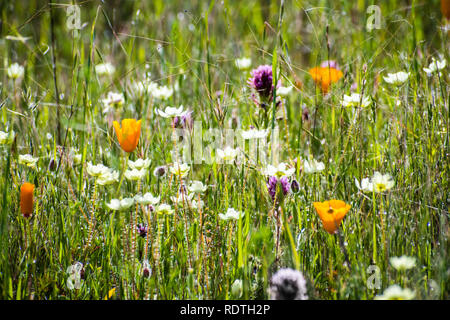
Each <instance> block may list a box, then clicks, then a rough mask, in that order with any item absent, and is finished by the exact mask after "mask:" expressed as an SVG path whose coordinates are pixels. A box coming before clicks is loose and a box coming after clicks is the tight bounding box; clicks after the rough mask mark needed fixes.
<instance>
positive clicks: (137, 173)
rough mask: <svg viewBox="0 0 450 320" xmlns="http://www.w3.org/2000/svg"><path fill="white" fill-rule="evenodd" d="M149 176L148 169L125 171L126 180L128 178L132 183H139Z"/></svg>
mask: <svg viewBox="0 0 450 320" xmlns="http://www.w3.org/2000/svg"><path fill="white" fill-rule="evenodd" d="M146 174H147V169H145V168H144V169H141V170H138V169H132V170H126V171H125V178H127V179H128V180H131V181H137V180H141V179H142V178H144V177H145V175H146Z"/></svg>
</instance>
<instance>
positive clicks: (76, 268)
mask: <svg viewBox="0 0 450 320" xmlns="http://www.w3.org/2000/svg"><path fill="white" fill-rule="evenodd" d="M81 270H83V264H82V263H81V262H76V263H75V264H73V265H71V266H69V267H68V268H67V270H66V272H67V273H68V274H69V278H67V288H68V289H69V290H73V289H80V288H81Z"/></svg>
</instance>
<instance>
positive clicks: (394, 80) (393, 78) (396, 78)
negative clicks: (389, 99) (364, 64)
mask: <svg viewBox="0 0 450 320" xmlns="http://www.w3.org/2000/svg"><path fill="white" fill-rule="evenodd" d="M408 77H409V72H404V71H400V72H397V73H388V74H387V77H383V79H384V81H386V82H387V83H390V84H401V83H403V82H405V81H406V80H408Z"/></svg>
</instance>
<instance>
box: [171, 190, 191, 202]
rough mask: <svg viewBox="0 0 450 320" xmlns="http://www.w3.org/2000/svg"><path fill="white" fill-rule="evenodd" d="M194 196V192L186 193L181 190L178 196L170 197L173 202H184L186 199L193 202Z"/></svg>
mask: <svg viewBox="0 0 450 320" xmlns="http://www.w3.org/2000/svg"><path fill="white" fill-rule="evenodd" d="M193 197H194V194H193V193H190V194H188V195H186V194H184V193H183V192H179V193H178V195H177V196H172V197H170V200H172V202H173V203H177V204H184V203H185V201H186V202H191V200H192V198H193Z"/></svg>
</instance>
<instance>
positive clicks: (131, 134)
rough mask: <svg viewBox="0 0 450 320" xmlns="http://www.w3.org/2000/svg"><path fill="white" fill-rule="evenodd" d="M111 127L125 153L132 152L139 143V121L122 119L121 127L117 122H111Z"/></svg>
mask: <svg viewBox="0 0 450 320" xmlns="http://www.w3.org/2000/svg"><path fill="white" fill-rule="evenodd" d="M113 126H114V130H115V131H116V135H117V140H119V143H120V146H121V147H122V149H123V150H124V151H125V152H133V151H134V149H136V147H137V144H138V142H139V136H140V134H141V120H138V121H136V120H135V119H123V120H122V127H120V124H119V123H118V122H117V121H114V122H113Z"/></svg>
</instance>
